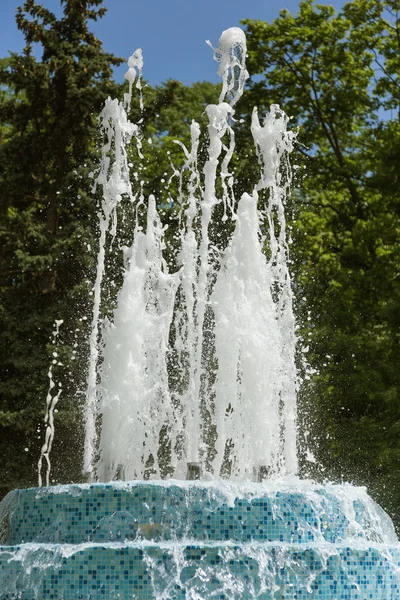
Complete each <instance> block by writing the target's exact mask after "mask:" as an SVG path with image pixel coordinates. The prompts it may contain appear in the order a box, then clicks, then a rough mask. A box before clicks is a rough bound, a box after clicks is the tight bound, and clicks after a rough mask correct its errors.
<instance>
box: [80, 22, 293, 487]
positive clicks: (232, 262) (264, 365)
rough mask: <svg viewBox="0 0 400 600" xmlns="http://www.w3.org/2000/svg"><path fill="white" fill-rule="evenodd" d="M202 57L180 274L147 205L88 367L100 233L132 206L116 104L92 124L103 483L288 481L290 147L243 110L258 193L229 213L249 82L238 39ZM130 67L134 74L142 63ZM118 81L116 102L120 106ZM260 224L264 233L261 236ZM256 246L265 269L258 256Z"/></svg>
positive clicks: (95, 445)
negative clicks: (97, 136) (203, 86)
mask: <svg viewBox="0 0 400 600" xmlns="http://www.w3.org/2000/svg"><path fill="white" fill-rule="evenodd" d="M214 58H215V59H216V60H218V62H219V63H220V67H219V70H218V73H219V75H220V76H221V77H222V83H223V85H222V91H221V95H220V98H219V103H218V104H215V105H213V104H211V105H209V106H207V108H206V114H207V117H208V147H207V153H208V158H207V160H206V162H205V166H204V169H203V172H202V173H199V171H198V168H197V156H198V151H199V138H200V126H199V124H198V123H196V122H193V123H192V125H191V148H190V150H187V149H186V148H185V147H184V146H183V144H181V146H182V147H183V150H184V152H185V156H186V162H185V164H184V167H183V169H184V170H187V171H188V172H189V178H188V181H189V183H188V185H187V188H186V189H183V185H181V186H180V195H179V202H180V206H181V222H182V226H181V231H180V238H181V250H180V253H179V268H178V270H177V271H176V272H175V273H169V271H168V265H167V264H166V261H165V260H164V258H163V250H164V229H163V226H162V224H161V220H160V217H159V215H158V213H157V203H156V199H155V198H154V197H153V196H151V197H150V198H149V200H148V209H147V228H146V231H145V232H143V231H142V230H141V228H140V227H139V226H138V219H136V227H135V232H134V239H133V243H132V246H131V248H130V249H129V250H128V251H126V253H125V276H124V283H123V286H122V288H121V290H120V292H119V295H118V304H117V308H116V310H115V313H114V316H113V319H112V322H111V323H110V324H109V325H108V326H107V327H105V328H104V333H103V340H102V341H103V344H104V351H103V357H102V363H101V367H100V368H99V365H98V363H99V346H98V342H97V338H98V335H99V327H100V326H99V322H100V320H99V314H100V313H99V309H100V302H101V283H102V277H103V273H104V264H105V260H104V251H105V235H106V232H107V231H108V229H109V228H110V223H111V224H112V228H111V229H112V231H113V232H114V233H115V228H116V223H115V214H116V213H115V207H116V205H117V204H118V202H119V201H120V199H121V197H122V196H123V195H124V194H125V195H126V196H127V197H128V198H130V199H131V200H132V202H134V201H135V197H134V194H133V192H132V188H131V184H130V182H129V177H128V174H129V173H128V171H129V169H128V167H127V162H126V150H125V147H126V146H125V144H126V143H128V142H129V141H130V139H131V138H132V137H133V136H135V135H137V133H138V129H137V126H135V125H133V124H132V123H130V122H129V120H128V118H127V116H126V111H125V109H124V108H123V106H121V105H120V104H119V103H118V102H117V101H108V103H107V104H106V106H105V108H104V111H103V113H102V116H101V119H102V124H103V129H104V131H105V132H106V134H107V143H106V144H105V149H104V151H103V159H102V164H101V171H100V175H99V177H98V180H97V181H98V184H101V185H102V186H103V205H102V210H101V213H100V218H99V219H100V234H101V238H100V252H99V261H98V277H97V280H96V284H95V308H94V317H93V328H92V337H93V340H92V352H91V369H90V374H89V384H88V398H89V401H88V409H87V436H86V440H87V442H86V453H85V470H86V471H87V472H93V468H94V454H95V451H98V452H99V456H100V459H99V461H98V463H97V465H96V471H97V477H98V478H99V479H100V480H102V481H106V480H111V479H115V478H124V479H135V478H149V477H157V478H160V477H168V476H174V477H178V478H183V477H184V476H185V472H186V464H187V463H202V466H203V472H207V473H209V474H213V475H214V476H216V477H231V478H237V479H252V478H254V477H255V478H262V477H264V476H273V475H283V474H287V473H295V472H296V469H297V460H296V369H295V362H294V352H295V333H294V331H295V330H294V317H293V312H292V296H291V284H290V276H289V271H288V267H287V240H286V229H285V216H284V204H285V198H286V194H287V191H288V186H289V185H290V166H289V163H288V158H287V157H288V154H289V153H290V152H291V150H292V148H293V142H294V134H293V133H292V132H288V131H287V121H288V119H287V117H286V115H285V114H284V113H283V112H282V111H281V110H280V109H279V107H277V106H276V105H273V106H272V107H271V112H270V113H269V114H268V115H267V116H266V117H265V119H263V120H262V122H261V123H260V119H259V118H258V115H257V111H256V110H255V111H254V113H253V118H252V128H251V129H252V134H253V138H254V142H255V145H256V149H257V152H258V155H259V160H260V165H261V174H260V181H259V183H258V184H257V186H256V187H255V189H254V190H252V191H251V193H250V194H243V196H242V197H241V199H240V200H239V201H237V200H236V199H235V196H234V191H233V175H232V173H230V161H231V158H232V156H233V153H234V148H235V136H234V113H235V111H234V108H233V107H234V106H235V105H236V103H237V102H238V100H239V99H240V96H241V95H242V93H243V87H244V84H245V81H246V79H247V77H248V73H247V71H246V66H245V58H246V40H245V36H244V33H243V31H242V30H240V29H238V28H232V29H228V30H226V31H224V32H223V34H222V35H221V38H220V40H219V43H218V46H217V48H216V49H214ZM130 60H131V62H132V61H133V62H134V63H135V66H136V67H137V68H138V69H139V70H140V72H141V69H142V65H143V63H142V57H141V54H140V57H139V59H137V57H136V58H135V60H133V59H132V57H131V59H130ZM139 63H140V64H139ZM132 64H133V63H132ZM130 67H131V65H130ZM128 73H129V72H128ZM128 80H129V82H130V88H129V94H127V95H126V96H125V98H126V99H128V100H129V102H130V99H131V94H132V81H131V79H130V78H129V77H128ZM110 150H111V151H112V152H113V153H114V159H113V161H111V162H110ZM181 181H182V178H181ZM219 190H220V191H219ZM259 194H264V195H265V196H266V197H267V198H268V200H267V205H266V209H265V211H260V210H259V209H258V208H257V204H258V202H259ZM219 204H222V205H223V216H222V222H223V223H225V222H227V226H229V227H230V228H233V227H234V233H233V234H232V236H231V239H230V241H229V242H228V245H227V246H226V248H225V249H224V248H217V249H216V248H215V244H214V242H213V240H212V239H211V237H210V226H211V223H212V220H213V218H214V214H215V209H216V207H217V206H218V205H219ZM138 205H141V202H139V203H138ZM264 222H266V223H268V231H267V232H266V233H262V232H261V224H262V223H264ZM266 238H268V241H269V246H270V251H269V258H268V259H267V258H266V257H265V255H264V253H263V246H264V244H265V241H266ZM96 409H97V411H98V413H97V414H98V415H100V419H101V435H100V439H99V440H97V439H96V435H95V420H96Z"/></svg>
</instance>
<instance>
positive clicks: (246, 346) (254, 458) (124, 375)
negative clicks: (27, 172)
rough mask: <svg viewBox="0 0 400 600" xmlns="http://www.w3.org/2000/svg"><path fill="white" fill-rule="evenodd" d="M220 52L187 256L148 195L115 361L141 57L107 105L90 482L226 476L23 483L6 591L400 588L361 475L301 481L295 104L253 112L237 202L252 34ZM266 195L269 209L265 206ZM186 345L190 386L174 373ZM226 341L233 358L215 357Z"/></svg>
mask: <svg viewBox="0 0 400 600" xmlns="http://www.w3.org/2000/svg"><path fill="white" fill-rule="evenodd" d="M214 53H215V57H216V58H217V59H218V60H219V61H220V70H219V72H220V74H221V75H222V77H223V90H222V93H221V97H220V99H219V104H217V105H211V106H209V107H207V115H208V118H209V125H208V135H209V143H208V160H207V161H206V164H205V168H204V173H202V174H201V173H199V172H198V169H197V158H196V157H197V151H198V146H199V134H200V130H199V126H198V124H197V123H192V126H191V149H190V150H187V149H185V148H184V152H185V156H186V162H185V166H184V168H185V169H187V170H188V171H189V183H188V189H187V195H186V196H184V195H183V189H182V188H181V194H180V200H181V206H182V209H181V210H182V215H183V216H184V218H183V219H182V220H183V222H184V224H185V226H184V228H183V229H182V231H181V232H180V236H181V251H180V255H179V269H178V270H177V271H176V272H174V273H169V272H168V265H167V264H166V262H165V260H164V258H163V250H164V233H165V231H164V228H163V226H162V224H161V220H160V218H159V215H158V214H157V206H156V199H155V198H154V197H153V196H150V197H149V200H148V208H147V227H146V231H142V229H141V228H140V226H139V220H138V219H137V220H136V226H135V231H134V239H133V243H132V246H131V248H129V249H125V279H124V283H123V285H122V288H121V290H120V292H119V297H118V306H117V309H116V310H115V313H114V316H113V320H112V322H110V323H109V324H108V325H107V327H106V328H105V329H104V334H103V343H104V349H103V360H102V363H101V366H100V373H99V372H98V368H99V365H98V362H99V352H100V345H99V340H98V337H99V332H100V329H101V327H100V325H101V324H100V319H99V315H100V302H101V284H102V280H103V276H104V266H105V264H106V263H105V249H106V244H105V242H106V238H107V234H108V233H110V234H111V235H112V236H115V232H116V227H117V223H116V216H117V211H116V208H117V206H118V205H119V203H120V202H121V200H122V198H123V197H125V198H128V199H129V200H130V201H131V202H132V204H133V205H135V204H136V206H137V207H143V204H144V199H143V198H142V197H139V194H137V195H135V194H134V193H133V190H132V187H131V184H130V182H129V177H128V175H129V168H128V164H127V159H126V145H125V144H126V143H127V142H128V141H129V140H130V139H131V138H133V137H135V138H136V140H137V143H138V151H139V153H140V138H139V128H138V127H137V126H136V125H134V124H132V123H130V122H129V120H128V118H127V112H126V109H125V107H127V106H128V104H129V102H130V98H131V93H132V85H133V83H134V81H135V80H136V74H135V70H137V71H138V72H139V74H140V72H141V68H142V57H141V53H140V52H138V51H137V52H136V53H135V54H134V55H133V57H131V59H130V63H129V67H130V71H129V72H128V77H127V79H128V81H129V83H130V88H129V94H127V95H126V96H125V106H124V105H122V104H120V103H119V102H118V101H112V100H109V101H108V102H107V104H106V107H105V109H104V111H103V113H102V115H101V123H102V127H103V130H104V131H105V133H106V138H107V142H106V144H105V147H104V151H103V158H102V163H101V168H100V174H99V177H98V179H97V184H98V185H102V189H103V203H102V210H101V212H100V215H99V223H100V251H99V261H98V269H97V278H96V283H95V288H94V291H95V301H94V315H93V324H92V336H91V362H90V369H89V381H88V402H87V412H86V421H87V429H86V443H85V465H84V468H85V472H87V473H88V474H89V477H93V476H94V473H95V472H96V473H97V477H98V478H99V479H101V480H103V481H107V480H110V479H113V478H115V477H118V476H119V477H120V478H136V479H139V478H144V477H149V475H150V474H151V472H153V473H154V474H155V475H156V476H157V477H160V476H167V475H169V476H170V475H171V474H172V475H174V477H175V478H178V477H181V478H183V477H184V475H185V473H186V463H188V465H189V469H188V470H189V472H191V471H195V470H196V465H198V463H199V461H201V462H202V463H203V464H202V466H203V473H204V475H205V476H207V477H208V478H210V477H212V476H213V477H214V479H212V480H211V481H191V482H187V481H177V480H176V479H169V480H167V481H162V480H158V481H143V480H137V481H131V482H129V483H125V482H122V481H114V482H111V483H91V484H83V485H69V486H53V487H47V488H32V489H29V490H16V491H14V492H11V493H10V494H9V495H8V496H7V497H6V498H5V499H4V500H3V501H2V503H1V504H0V544H4V545H2V546H0V581H1V584H0V599H1V600H17V599H22V600H47V599H51V598H58V599H60V598H62V599H63V600H75V599H78V598H79V599H82V598H85V599H89V598H90V599H94V600H98V599H101V598H107V599H109V600H111V599H113V600H114V599H116V598H120V599H123V600H125V599H128V598H136V599H138V598H140V599H142V598H143V599H145V598H157V599H165V600H167V599H181V598H182V599H186V598H187V599H192V600H202V599H204V600H205V599H206V598H207V599H208V598H211V597H218V598H221V599H237V600H239V599H253V598H261V599H264V600H278V598H279V599H284V598H285V599H291V600H295V599H296V600H299V599H306V598H307V599H308V598H311V599H317V598H318V600H338V599H339V598H346V599H347V600H356V599H357V600H360V599H363V600H364V599H366V598H372V599H373V600H395V599H396V598H398V597H399V594H400V548H399V545H398V540H397V537H396V534H395V532H394V528H393V525H392V523H391V520H390V518H389V517H388V516H387V515H386V514H385V513H384V511H382V509H380V507H379V506H377V505H376V504H375V503H374V502H373V501H372V500H371V499H370V498H369V497H368V495H367V494H366V491H365V489H363V488H354V487H351V486H348V485H326V486H321V485H317V484H315V483H312V482H309V481H301V480H299V479H297V478H296V477H295V475H294V473H295V472H296V470H297V462H296V402H295V399H296V386H297V376H296V370H295V362H294V347H295V333H294V317H293V311H292V292H291V283H290V276H289V271H288V268H287V241H286V233H285V215H284V205H285V198H286V193H287V188H288V185H289V184H290V167H289V165H288V161H287V155H288V153H290V151H291V150H292V148H293V142H294V134H293V133H291V132H288V131H287V129H286V126H287V117H286V116H285V115H284V113H283V112H282V111H281V110H280V109H279V107H277V106H275V105H273V106H272V107H271V111H270V113H269V114H268V115H267V116H266V118H265V119H264V120H262V123H260V120H259V118H258V115H257V111H256V110H255V111H254V113H253V117H252V128H251V129H252V134H253V138H254V141H255V144H256V148H257V151H258V154H259V158H260V163H261V175H260V181H259V182H258V184H257V185H256V187H255V189H254V190H253V191H252V192H251V193H248V194H243V195H242V197H241V199H240V200H239V201H238V202H237V201H236V199H235V197H234V193H233V187H232V175H231V173H230V172H229V169H230V167H229V165H230V159H231V157H232V154H233V151H234V128H233V118H234V109H233V106H234V105H235V104H236V102H237V100H238V98H239V97H240V94H241V91H242V89H243V85H244V82H245V80H246V77H247V72H246V70H245V64H244V59H245V55H246V50H245V40H244V34H243V32H241V31H240V30H238V29H237V28H233V29H231V30H227V31H226V32H224V33H223V35H222V36H221V40H220V42H219V44H218V47H217V49H215V50H214ZM138 87H139V89H140V79H139V86H138ZM226 139H228V143H226ZM110 151H111V154H112V153H113V154H114V160H113V161H111V162H110V156H109V153H110ZM218 173H219V177H220V179H219V184H217V174H218ZM202 176H203V180H202ZM201 190H203V191H202V194H201V197H199V195H200V191H201ZM266 190H267V191H268V194H267V202H266V205H265V208H264V210H263V214H262V215H261V214H260V209H259V208H257V204H258V202H259V196H261V195H263V194H265V191H266ZM138 197H139V201H138V202H137V198H138ZM221 206H222V210H221V213H222V216H221V223H222V224H224V223H226V224H227V227H229V228H231V229H234V231H233V233H232V235H231V237H230V239H229V241H228V243H227V245H226V246H225V247H223V248H221V247H219V248H217V249H216V248H215V243H214V241H213V240H212V239H211V236H210V231H209V228H210V223H211V220H212V218H213V217H214V218H215V214H216V212H217V211H218V207H221ZM261 216H262V220H263V221H264V222H266V223H267V224H268V231H267V232H266V233H265V234H264V235H262V234H261V231H260V221H261V219H260V217H261ZM266 239H268V241H269V246H270V250H269V255H268V259H267V258H266V257H265V255H264V254H263V251H262V249H263V245H264V243H265V240H266ZM216 256H217V258H218V261H217V260H216ZM211 326H212V331H213V333H212V335H211V334H210V330H211ZM171 327H173V329H174V331H175V338H174V340H171V335H170V330H171ZM171 345H172V346H173V356H174V357H175V359H176V365H174V367H176V369H177V370H178V371H179V370H180V372H181V373H182V376H181V380H182V381H183V382H184V383H185V385H181V386H174V385H173V384H171V377H170V373H169V369H171V361H170V355H171V353H172V351H171ZM210 354H211V355H214V356H215V357H216V359H217V360H216V361H215V362H216V363H217V366H216V368H215V369H211V370H210V369H209V368H208V367H209V359H210ZM266 367H268V368H266ZM210 371H211V372H210ZM100 415H101V418H102V428H101V434H100V438H99V439H98V438H97V433H96V431H97V428H96V420H97V419H98V418H99V416H100ZM210 416H212V417H213V418H214V424H215V430H214V431H215V435H214V436H212V435H210V431H209V429H208V425H207V418H206V417H210ZM163 437H164V446H163V441H162V438H163ZM165 438H166V439H167V444H165ZM166 448H167V450H168V452H167V457H165V455H164V456H163V451H165V449H166ZM47 451H48V450H47V447H46V448H44V456H45V457H46V454H45V453H46V452H47ZM97 451H99V452H100V459H99V461H98V462H97V463H96V461H95V454H96V452H97ZM196 474H197V473H196ZM121 475H124V477H121ZM227 476H229V478H230V479H234V480H235V481H225V480H224V479H223V477H227ZM264 476H268V480H267V481H262V482H258V483H254V482H251V481H248V480H249V479H252V478H255V479H261V478H262V477H264ZM243 480H245V481H243Z"/></svg>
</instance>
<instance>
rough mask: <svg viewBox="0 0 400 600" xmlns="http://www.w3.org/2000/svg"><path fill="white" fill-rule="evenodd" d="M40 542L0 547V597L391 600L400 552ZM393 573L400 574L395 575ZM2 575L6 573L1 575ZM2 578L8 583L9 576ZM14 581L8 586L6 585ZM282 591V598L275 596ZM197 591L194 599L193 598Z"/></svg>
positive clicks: (398, 586) (397, 588)
mask: <svg viewBox="0 0 400 600" xmlns="http://www.w3.org/2000/svg"><path fill="white" fill-rule="evenodd" d="M70 552H71V551H70V550H69V551H68V552H67V553H66V555H65V556H63V552H62V551H61V550H60V547H57V546H53V547H51V546H50V545H45V546H44V547H39V546H36V547H32V548H31V549H30V551H28V552H27V551H26V550H25V552H23V559H22V558H21V559H20V560H18V559H16V560H13V561H11V562H8V561H9V559H10V558H11V557H12V556H14V559H15V558H16V554H15V553H18V549H17V548H15V547H14V548H11V547H9V548H8V549H7V550H5V549H4V547H3V549H2V551H1V550H0V581H3V584H2V586H1V588H0V599H1V600H16V599H17V598H18V600H36V599H38V600H76V599H78V598H80V599H82V598H85V599H89V598H90V599H92V600H101V599H103V600H104V599H107V600H116V599H117V598H120V599H128V598H130V599H132V598H137V599H141V600H142V599H143V600H145V599H153V598H154V599H158V598H160V597H163V598H171V599H172V598H174V599H175V598H176V599H184V598H187V597H190V598H193V597H196V598H204V599H208V598H210V597H213V598H220V599H230V598H235V599H243V600H246V599H252V598H261V599H263V600H272V599H274V600H276V598H277V597H278V598H279V599H280V600H284V599H287V600H289V599H290V600H296V599H297V600H303V599H304V600H305V599H308V600H309V599H310V598H312V599H318V600H367V599H368V600H396V599H397V598H399V597H400V580H399V576H398V568H399V566H400V551H399V550H398V549H397V550H396V549H393V548H392V549H391V550H389V549H386V550H385V551H383V552H382V551H381V550H379V549H377V548H364V549H352V548H345V547H341V548H336V549H333V548H332V549H331V552H329V551H328V550H327V549H326V548H325V549H321V548H318V547H312V546H309V547H307V546H301V545H286V546H285V545H282V544H276V543H275V544H268V543H265V544H259V545H254V544H240V545H229V544H228V545H226V544H225V545H218V544H217V545H214V546H212V545H195V544H193V545H187V544H179V543H175V544H170V545H169V546H168V545H164V546H162V545H161V544H160V545H147V546H142V547H140V546H139V545H137V544H130V545H129V544H127V545H125V546H121V547H118V548H117V547H112V546H110V545H104V546H89V547H85V548H81V549H77V550H76V551H75V553H74V554H71V553H70ZM396 569H397V571H396ZM4 571H5V574H4ZM5 577H7V583H6V579H5ZM10 582H12V584H10ZM277 590H279V595H276V593H275V592H276V591H277ZM194 594H197V595H196V596H194Z"/></svg>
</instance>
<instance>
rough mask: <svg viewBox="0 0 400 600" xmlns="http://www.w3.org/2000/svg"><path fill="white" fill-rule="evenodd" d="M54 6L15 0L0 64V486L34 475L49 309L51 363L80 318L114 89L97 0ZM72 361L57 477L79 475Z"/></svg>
mask: <svg viewBox="0 0 400 600" xmlns="http://www.w3.org/2000/svg"><path fill="white" fill-rule="evenodd" d="M62 6H63V14H62V16H61V18H59V19H58V18H56V16H55V15H54V14H53V13H52V12H50V11H49V10H47V9H46V8H45V7H44V6H42V5H40V4H37V3H35V2H34V0H27V1H26V2H25V3H24V4H23V5H22V6H21V7H20V8H18V10H17V15H16V18H17V24H18V28H19V29H20V30H21V31H22V33H23V35H24V37H25V42H26V45H25V48H24V50H23V52H22V53H21V54H16V53H12V54H11V55H10V57H9V58H7V59H6V60H3V61H2V63H1V64H0V85H1V87H2V90H3V91H2V93H1V97H0V122H1V123H2V130H1V140H0V165H1V166H0V213H1V215H0V222H1V225H0V248H1V250H0V290H1V300H0V331H1V342H0V365H1V367H0V453H1V456H2V457H3V461H2V465H1V467H0V481H1V488H0V490H1V493H5V492H6V491H7V490H8V489H9V488H12V487H16V486H21V485H32V484H34V483H35V482H36V481H37V476H36V473H35V463H37V459H38V457H39V450H40V446H41V444H42V443H43V439H44V436H43V434H44V431H43V426H42V427H41V432H40V433H38V432H37V428H38V426H39V425H40V424H41V423H42V422H43V414H44V408H45V399H46V393H47V385H48V382H47V371H48V368H49V364H50V361H51V360H54V361H55V358H54V357H53V352H54V351H55V349H54V347H52V345H51V344H49V341H50V338H51V332H52V329H53V322H54V320H55V319H64V332H63V334H62V336H63V337H62V345H63V347H64V349H63V350H62V352H61V356H59V357H57V361H56V362H57V363H58V362H62V363H69V362H70V358H71V356H72V348H73V343H74V331H75V330H76V329H83V330H84V329H85V322H86V321H85V320H84V319H83V320H82V318H85V317H86V312H87V299H88V291H89V286H88V281H87V280H88V277H90V276H91V267H92V262H93V259H92V254H91V252H90V251H89V245H90V244H92V232H93V223H94V215H95V200H94V199H93V197H92V196H91V195H90V193H89V192H90V189H89V187H90V186H89V183H88V182H89V178H88V173H89V171H90V170H91V168H92V163H93V159H94V157H95V156H96V152H95V144H94V140H95V132H96V120H95V116H96V115H97V114H98V112H99V111H100V108H101V106H102V104H103V102H104V100H105V98H106V97H107V96H108V95H109V94H115V93H116V89H117V86H116V85H115V84H114V83H113V81H112V69H113V66H116V65H118V64H120V62H121V60H120V59H118V58H116V57H115V56H113V55H111V54H108V53H107V52H105V51H104V50H103V49H102V45H101V42H100V41H99V40H98V39H97V38H96V37H95V36H94V35H93V34H92V33H91V32H90V29H89V23H90V21H91V20H96V19H98V18H100V17H102V16H103V14H104V12H105V8H104V7H103V3H102V0H92V1H87V0H63V1H62ZM34 48H35V52H34ZM37 56H39V57H38V58H37ZM75 350H76V351H77V354H76V356H77V357H79V354H80V353H82V354H85V348H84V347H78V348H76V349H75ZM75 363H76V364H79V363H80V361H79V360H76V361H75ZM73 364H74V362H73V361H71V362H70V365H73ZM74 371H75V369H74V368H73V366H70V367H69V368H67V369H66V371H65V372H64V373H62V372H61V369H59V373H58V372H57V364H55V365H54V377H55V379H56V380H57V385H58V381H60V383H62V385H63V393H62V401H61V400H60V405H59V408H60V413H59V415H58V416H59V422H60V423H61V424H62V428H61V430H62V432H61V435H60V437H59V439H58V442H57V444H56V447H55V448H54V453H55V454H54V456H55V459H56V460H55V461H54V462H55V465H57V466H56V467H55V469H54V471H53V473H54V478H55V479H56V480H60V479H64V480H68V479H71V478H72V477H74V478H75V479H77V478H78V477H79V469H80V461H79V453H80V446H81V444H79V443H78V440H79V438H80V428H81V427H80V425H79V423H80V421H79V419H78V418H77V414H79V409H80V407H79V402H78V401H77V398H78V397H77V395H76V392H77V389H76V388H77V382H79V380H82V377H83V373H82V372H79V375H78V373H77V372H74ZM80 371H81V370H80ZM62 407H65V408H62ZM56 426H57V425H56ZM24 448H27V449H28V452H24Z"/></svg>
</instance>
